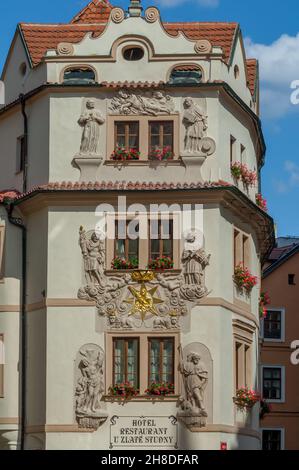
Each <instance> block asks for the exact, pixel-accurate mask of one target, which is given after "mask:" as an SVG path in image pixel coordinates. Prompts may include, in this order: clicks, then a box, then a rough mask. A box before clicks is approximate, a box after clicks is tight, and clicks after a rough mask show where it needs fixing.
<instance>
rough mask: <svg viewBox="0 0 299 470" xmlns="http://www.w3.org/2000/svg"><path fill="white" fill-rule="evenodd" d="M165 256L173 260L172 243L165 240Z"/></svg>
mask: <svg viewBox="0 0 299 470" xmlns="http://www.w3.org/2000/svg"><path fill="white" fill-rule="evenodd" d="M163 256H169V257H170V258H172V241H171V240H163Z"/></svg>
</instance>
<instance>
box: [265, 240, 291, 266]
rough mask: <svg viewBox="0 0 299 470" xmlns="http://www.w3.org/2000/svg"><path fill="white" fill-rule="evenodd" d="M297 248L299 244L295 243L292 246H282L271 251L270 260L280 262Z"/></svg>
mask: <svg viewBox="0 0 299 470" xmlns="http://www.w3.org/2000/svg"><path fill="white" fill-rule="evenodd" d="M295 246H297V244H296V243H293V244H292V245H288V246H282V247H280V248H274V249H273V250H272V251H271V254H270V256H269V258H268V260H269V261H271V262H272V261H277V260H279V259H280V258H282V257H283V256H285V255H287V254H288V253H289V252H290V251H292V250H293V249H294V247H295Z"/></svg>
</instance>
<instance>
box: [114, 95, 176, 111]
mask: <svg viewBox="0 0 299 470" xmlns="http://www.w3.org/2000/svg"><path fill="white" fill-rule="evenodd" d="M174 108H175V107H174V101H173V99H172V98H171V96H169V95H165V93H163V92H161V91H153V92H149V93H144V94H137V93H132V92H131V91H127V90H120V91H119V92H118V94H117V95H116V96H115V97H114V98H113V99H112V101H111V105H110V110H111V112H112V113H113V114H125V115H151V116H158V115H159V114H171V113H173V112H174Z"/></svg>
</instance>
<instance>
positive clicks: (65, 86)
mask: <svg viewBox="0 0 299 470" xmlns="http://www.w3.org/2000/svg"><path fill="white" fill-rule="evenodd" d="M2 79H3V80H4V82H5V86H6V105H5V106H4V107H3V108H2V109H1V110H0V138H1V150H0V164H1V174H0V188H1V191H2V192H1V199H0V201H1V205H0V262H1V269H0V274H1V278H0V339H1V351H2V364H1V366H0V367H1V369H0V375H1V386H0V447H1V448H10V449H15V448H25V449H78V448H79V449H109V448H110V449H116V450H121V449H128V448H130V449H135V448H136V449H138V448H159V449H175V448H177V449H220V448H221V446H222V447H227V448H228V449H259V448H260V447H261V439H260V438H261V436H260V429H259V409H258V406H257V405H256V406H254V407H253V408H252V409H249V408H246V409H243V410H240V407H239V406H238V405H237V403H236V400H235V397H236V393H237V391H238V390H239V389H240V388H241V387H245V386H247V387H250V388H254V389H258V388H259V379H258V344H259V339H258V338H259V294H260V293H259V289H260V283H259V282H255V283H254V284H256V285H254V286H253V288H252V290H250V292H249V291H248V290H246V289H244V288H243V287H242V286H240V285H239V284H238V283H236V282H235V281H236V278H235V273H236V269H237V268H238V267H239V266H241V265H242V266H243V267H245V266H246V267H247V268H248V269H250V272H251V273H252V274H253V275H254V276H257V277H258V278H260V266H261V262H262V261H263V259H264V258H265V257H266V255H267V253H268V252H269V250H270V249H271V247H272V244H273V222H272V219H271V218H270V217H269V216H268V215H267V214H266V212H265V211H264V210H263V209H262V208H261V207H260V204H258V203H259V201H260V199H259V198H257V195H258V194H259V193H260V170H261V168H262V166H263V164H264V154H265V144H264V140H263V135H262V131H261V124H260V120H259V83H258V65H257V62H256V61H255V60H254V59H247V58H246V56H245V52H244V46H243V40H242V34H241V31H240V28H239V26H238V25H237V24H235V23H200V22H194V23H166V22H163V21H162V19H161V17H160V13H159V10H158V9H157V8H154V7H151V8H148V9H147V10H145V11H143V9H142V5H141V2H139V1H133V0H132V1H131V3H130V5H129V8H128V12H125V11H123V10H122V9H121V8H118V7H113V6H112V5H110V4H109V3H108V2H107V1H105V0H93V1H91V2H90V3H88V5H87V6H86V7H85V8H84V9H83V10H82V11H81V12H79V13H78V15H76V17H75V18H74V19H73V20H71V21H70V23H68V24H56V25H53V24H52V25H37V24H23V23H21V24H19V26H18V28H17V31H16V34H15V37H14V39H13V42H12V46H11V49H10V52H9V54H8V58H7V61H6V64H5V67H4V71H3V76H2ZM238 172H239V173H238ZM240 172H241V173H240ZM248 175H249V176H248ZM105 234H106V235H107V236H105Z"/></svg>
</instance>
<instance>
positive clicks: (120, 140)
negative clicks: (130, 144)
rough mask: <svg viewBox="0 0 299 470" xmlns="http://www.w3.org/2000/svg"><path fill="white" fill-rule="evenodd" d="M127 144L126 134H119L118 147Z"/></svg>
mask: <svg viewBox="0 0 299 470" xmlns="http://www.w3.org/2000/svg"><path fill="white" fill-rule="evenodd" d="M125 146H126V138H125V136H124V135H118V136H117V139H116V147H122V148H123V147H125Z"/></svg>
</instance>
